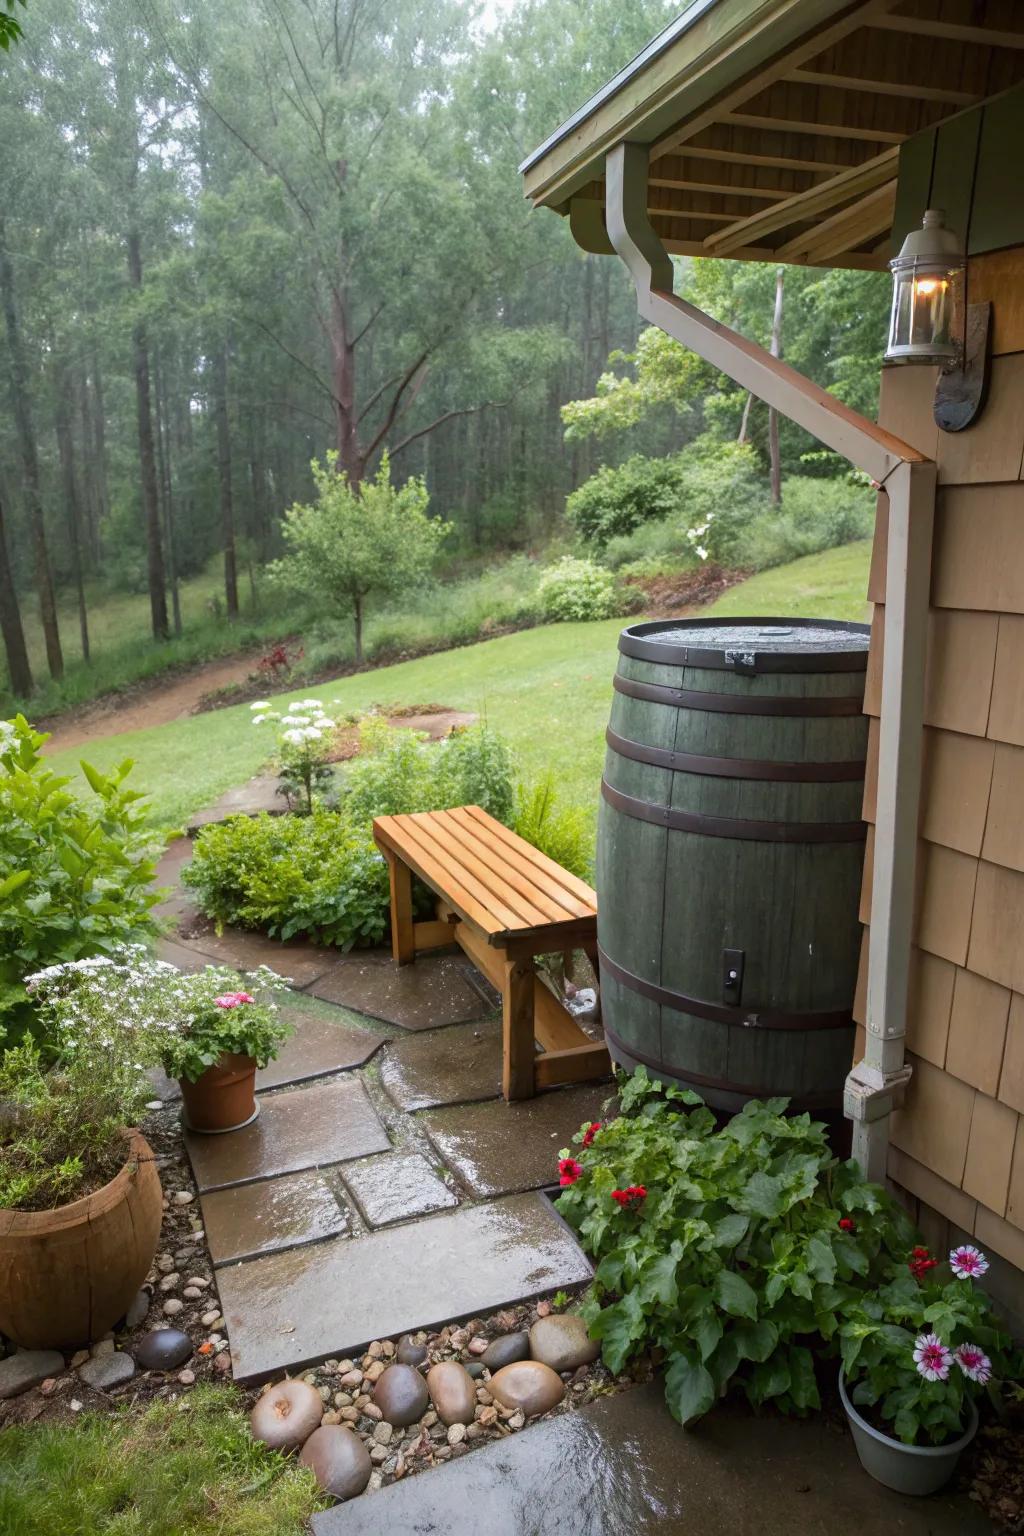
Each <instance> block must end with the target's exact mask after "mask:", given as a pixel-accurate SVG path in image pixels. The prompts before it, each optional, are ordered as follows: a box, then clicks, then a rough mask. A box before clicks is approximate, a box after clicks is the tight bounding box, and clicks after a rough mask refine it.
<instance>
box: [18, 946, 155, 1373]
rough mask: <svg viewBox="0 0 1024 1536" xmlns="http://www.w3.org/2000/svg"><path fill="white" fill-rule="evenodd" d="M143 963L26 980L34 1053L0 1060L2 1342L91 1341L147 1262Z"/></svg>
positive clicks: (151, 1229) (151, 1226)
mask: <svg viewBox="0 0 1024 1536" xmlns="http://www.w3.org/2000/svg"><path fill="white" fill-rule="evenodd" d="M140 956H141V951H139V950H135V949H131V948H129V949H126V950H123V951H120V952H119V953H118V954H117V955H115V956H100V957H96V958H92V959H83V960H76V961H72V962H68V963H66V964H64V965H57V966H51V967H49V968H48V969H47V970H44V971H41V972H38V973H37V974H36V975H34V976H30V977H28V978H27V979H26V986H27V988H28V992H29V996H30V998H31V999H32V1001H33V1002H34V1004H35V1005H36V1028H35V1031H34V1032H35V1033H36V1034H38V1036H39V1037H40V1041H41V1043H39V1042H37V1041H36V1040H33V1039H31V1038H30V1039H27V1040H26V1041H25V1042H24V1043H23V1044H22V1045H20V1046H18V1047H17V1048H15V1049H11V1050H8V1051H6V1052H5V1053H4V1054H3V1056H2V1057H0V1332H3V1333H4V1334H5V1335H7V1337H8V1338H11V1339H13V1340H14V1341H15V1342H16V1343H17V1344H20V1345H22V1346H23V1347H25V1348H28V1349H56V1348H64V1349H67V1348H75V1347H77V1346H78V1345H81V1344H87V1343H89V1342H90V1341H93V1340H96V1339H101V1338H102V1337H103V1335H104V1334H105V1333H107V1332H108V1330H109V1329H110V1328H112V1327H113V1326H114V1324H115V1323H116V1322H117V1321H118V1319H119V1318H121V1317H123V1316H124V1314H125V1312H126V1311H127V1310H128V1307H129V1306H130V1304H131V1302H132V1300H133V1299H134V1297H135V1295H136V1293H137V1291H138V1289H139V1286H140V1285H141V1284H142V1282H143V1280H144V1279H145V1277H146V1273H147V1271H148V1270H149V1267H150V1265H151V1264H152V1262H153V1255H154V1254H155V1253H156V1248H157V1242H158V1240H159V1236H160V1222H161V1217H162V1197H161V1191H160V1180H159V1178H158V1176H157V1171H156V1166H155V1163H154V1161H153V1155H152V1153H151V1151H150V1149H149V1146H148V1145H147V1143H146V1141H145V1138H144V1137H143V1136H142V1135H141V1134H140V1133H139V1131H138V1130H136V1129H133V1127H135V1126H137V1125H138V1122H139V1120H140V1119H141V1117H142V1113H143V1109H144V1105H145V1102H146V1099H147V1098H148V1097H149V1095H150V1093H151V1091H152V1090H151V1085H150V1083H149V1079H148V1077H147V1073H146V1068H147V1065H148V1063H150V1062H151V1061H152V1060H153V1058H154V1051H155V1039H154V1032H153V1029H152V1025H151V1021H150V1019H149V1017H148V1015H147V1014H146V1011H145V1009H144V1008H143V1007H141V1006H139V1005H140V1003H141V1001H142V998H143V994H144V991H145V978H144V977H143V976H142V975H141V974H140V973H139V972H138V970H137V964H138V962H139V960H140Z"/></svg>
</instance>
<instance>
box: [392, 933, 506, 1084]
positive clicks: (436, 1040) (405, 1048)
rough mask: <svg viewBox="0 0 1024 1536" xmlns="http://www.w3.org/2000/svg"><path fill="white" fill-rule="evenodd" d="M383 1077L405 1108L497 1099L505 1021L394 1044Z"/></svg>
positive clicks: (446, 1030)
mask: <svg viewBox="0 0 1024 1536" xmlns="http://www.w3.org/2000/svg"><path fill="white" fill-rule="evenodd" d="M418 963H419V962H417V964H418ZM380 1079H381V1082H382V1083H383V1084H384V1087H385V1088H386V1090H387V1092H388V1095H389V1097H390V1098H392V1099H393V1100H394V1102H395V1103H396V1104H397V1105H398V1107H399V1109H405V1110H416V1109H431V1108H433V1107H434V1106H436V1105H440V1104H465V1103H469V1102H472V1101H473V1100H475V1099H494V1098H497V1097H498V1095H499V1094H500V1093H501V1021H500V1019H498V1020H489V1021H487V1022H484V1023H481V1024H463V1025H460V1026H457V1027H453V1028H451V1029H443V1030H439V1031H438V1032H437V1033H436V1034H429V1035H410V1036H407V1037H405V1038H400V1039H397V1040H391V1041H389V1042H388V1045H387V1049H386V1050H385V1052H384V1054H383V1056H382V1057H381V1059H380Z"/></svg>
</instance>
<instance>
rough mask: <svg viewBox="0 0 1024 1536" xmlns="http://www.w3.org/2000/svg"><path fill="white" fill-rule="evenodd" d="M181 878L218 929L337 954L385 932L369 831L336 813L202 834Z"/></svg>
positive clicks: (259, 821)
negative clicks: (300, 942) (298, 940)
mask: <svg viewBox="0 0 1024 1536" xmlns="http://www.w3.org/2000/svg"><path fill="white" fill-rule="evenodd" d="M182 879H183V880H184V882H185V884H186V885H187V886H189V888H190V889H191V890H193V891H194V892H195V894H196V899H197V901H198V903H199V906H200V907H201V908H202V910H203V911H204V912H205V913H206V914H207V915H208V916H209V917H212V918H214V919H215V921H216V922H217V923H218V925H223V924H225V923H231V924H234V925H236V926H238V927H240V928H255V929H258V930H260V931H261V932H263V933H269V934H270V935H271V936H272V937H273V938H276V939H290V938H293V937H294V936H295V935H296V934H303V935H304V936H305V937H307V938H309V939H312V940H313V941H314V942H316V943H318V944H335V945H337V946H338V947H339V948H340V949H350V948H351V947H352V945H354V944H379V943H380V942H381V940H382V939H383V937H384V935H385V933H386V932H387V925H388V871H387V865H386V864H385V862H384V860H383V858H382V857H381V855H380V853H378V851H377V849H376V847H375V845H374V842H373V839H372V837H371V836H370V831H369V828H368V827H367V826H366V825H361V826H359V825H354V824H353V823H352V822H351V821H350V820H349V819H348V818H347V817H345V816H342V815H339V814H338V813H337V812H336V811H328V810H323V809H314V811H313V813H312V815H310V816H267V815H263V816H254V817H249V816H234V817H232V818H231V819H230V820H229V821H225V822H222V823H221V824H220V825H219V826H212V827H204V829H203V831H202V832H201V833H200V834H199V836H198V837H197V838H196V844H195V853H194V854H193V858H192V862H191V864H189V865H188V867H187V869H185V870H184V871H183V874H182Z"/></svg>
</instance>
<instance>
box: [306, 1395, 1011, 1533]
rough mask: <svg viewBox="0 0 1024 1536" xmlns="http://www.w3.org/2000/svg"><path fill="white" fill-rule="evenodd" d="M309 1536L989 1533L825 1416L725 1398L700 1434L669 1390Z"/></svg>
mask: <svg viewBox="0 0 1024 1536" xmlns="http://www.w3.org/2000/svg"><path fill="white" fill-rule="evenodd" d="M310 1525H311V1529H312V1532H313V1536H381V1533H382V1532H385V1531H386V1532H388V1533H389V1536H413V1533H414V1532H416V1533H421V1536H427V1533H431V1536H436V1533H443V1536H479V1533H480V1532H482V1531H486V1532H487V1536H566V1533H569V1532H571V1533H572V1536H720V1533H724V1532H728V1533H729V1536H862V1533H865V1532H877V1533H883V1532H885V1533H893V1536H895V1533H896V1532H899V1536H983V1533H985V1532H989V1531H990V1530H991V1526H990V1525H989V1522H988V1521H987V1519H986V1518H985V1516H984V1515H983V1514H982V1513H981V1511H980V1510H979V1509H978V1507H977V1505H975V1504H972V1503H971V1501H970V1499H969V1498H968V1497H967V1495H966V1494H964V1493H959V1494H951V1493H948V1492H947V1493H939V1494H935V1495H933V1496H932V1497H931V1498H928V1499H914V1498H909V1497H904V1496H903V1495H901V1494H897V1493H892V1492H890V1490H889V1489H888V1488H883V1487H882V1485H881V1484H880V1483H876V1482H874V1481H873V1480H872V1479H871V1478H870V1477H868V1476H867V1475H866V1474H865V1473H864V1472H863V1471H862V1470H861V1467H860V1463H859V1462H858V1460H857V1455H856V1452H855V1450H854V1448H853V1444H852V1442H851V1440H850V1437H849V1436H848V1435H845V1434H844V1435H838V1434H836V1433H834V1432H833V1431H832V1430H831V1429H830V1428H829V1427H828V1426H827V1425H826V1424H825V1423H824V1422H823V1421H822V1420H821V1419H814V1420H811V1421H806V1420H796V1419H783V1418H781V1417H772V1416H770V1415H768V1414H764V1415H762V1416H761V1417H757V1418H755V1417H754V1415H753V1413H752V1412H751V1411H750V1410H748V1409H744V1408H743V1407H742V1406H741V1405H736V1406H734V1405H733V1404H731V1403H726V1404H720V1405H719V1406H717V1407H716V1408H715V1409H714V1411H713V1412H712V1413H710V1414H709V1415H708V1417H707V1418H706V1419H703V1420H702V1421H701V1423H700V1425H699V1427H698V1428H697V1429H696V1430H695V1431H685V1430H682V1429H680V1427H679V1425H678V1424H677V1423H676V1422H675V1420H674V1419H673V1418H672V1416H671V1415H670V1413H669V1411H668V1409H667V1408H666V1407H665V1402H664V1396H663V1390H662V1387H661V1384H660V1383H659V1382H654V1383H652V1384H651V1385H649V1386H644V1387H636V1388H634V1389H633V1390H631V1391H627V1392H620V1393H617V1394H616V1395H615V1396H614V1397H605V1398H601V1399H599V1400H598V1401H596V1402H593V1403H589V1404H588V1405H587V1406H586V1407H585V1408H580V1409H578V1410H576V1411H575V1412H572V1413H564V1414H562V1415H560V1416H559V1417H558V1418H555V1419H548V1420H545V1421H544V1422H543V1423H539V1424H534V1425H532V1426H530V1427H528V1428H526V1429H524V1430H522V1431H520V1433H519V1434H515V1435H509V1436H508V1437H507V1438H505V1439H503V1440H500V1441H497V1442H494V1441H492V1442H491V1443H490V1444H488V1445H485V1446H482V1447H480V1448H479V1449H474V1450H473V1451H472V1453H471V1454H470V1455H468V1456H463V1457H462V1458H461V1460H458V1461H450V1462H448V1463H447V1464H446V1465H444V1466H441V1467H437V1468H434V1469H432V1470H430V1471H428V1472H425V1473H421V1474H418V1475H417V1476H415V1477H407V1478H404V1479H403V1480H402V1481H401V1482H398V1483H392V1484H391V1486H390V1487H388V1488H383V1489H381V1490H380V1491H379V1492H377V1493H370V1494H364V1495H363V1496H362V1497H361V1498H358V1499H352V1500H350V1501H349V1502H348V1503H345V1504H337V1505H335V1506H334V1508H333V1509H328V1510H324V1511H323V1512H322V1513H320V1514H315V1515H314V1516H313V1517H312V1520H311V1522H310Z"/></svg>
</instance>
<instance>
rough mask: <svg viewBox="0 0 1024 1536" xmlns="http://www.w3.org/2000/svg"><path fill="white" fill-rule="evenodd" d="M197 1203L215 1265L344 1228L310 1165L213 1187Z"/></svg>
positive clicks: (333, 1199) (346, 1226)
mask: <svg viewBox="0 0 1024 1536" xmlns="http://www.w3.org/2000/svg"><path fill="white" fill-rule="evenodd" d="M201 1205H202V1211H203V1225H204V1227H205V1229H206V1241H207V1243H208V1244H209V1248H210V1255H211V1257H212V1259H213V1262H214V1264H230V1263H233V1262H235V1261H237V1260H238V1259H248V1258H252V1257H253V1256H254V1255H256V1254H260V1253H273V1252H275V1251H276V1250H278V1249H281V1248H295V1247H298V1246H300V1245H301V1244H303V1243H317V1242H323V1241H324V1239H325V1238H328V1237H338V1236H340V1235H342V1234H343V1233H345V1232H347V1231H348V1230H349V1222H348V1215H347V1213H346V1212H345V1211H344V1210H343V1209H342V1207H341V1206H340V1205H339V1203H338V1201H337V1199H336V1197H335V1195H334V1193H333V1191H332V1189H331V1186H330V1185H329V1184H328V1182H327V1180H326V1179H325V1178H324V1177H323V1175H322V1174H320V1173H318V1172H317V1171H316V1170H315V1169H310V1170H308V1171H307V1172H304V1173H291V1174H285V1175H283V1176H282V1177H281V1178H277V1179H261V1180H260V1181H259V1182H258V1183H255V1184H242V1185H234V1186H232V1187H231V1188H230V1189H217V1190H212V1191H210V1192H209V1193H208V1194H205V1195H203V1196H202V1198H201Z"/></svg>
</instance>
